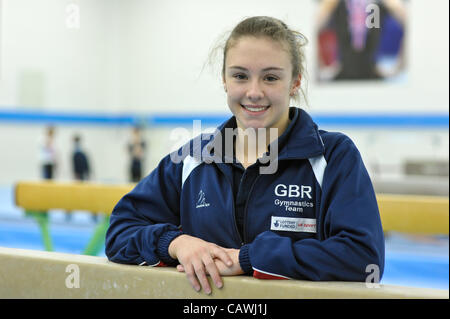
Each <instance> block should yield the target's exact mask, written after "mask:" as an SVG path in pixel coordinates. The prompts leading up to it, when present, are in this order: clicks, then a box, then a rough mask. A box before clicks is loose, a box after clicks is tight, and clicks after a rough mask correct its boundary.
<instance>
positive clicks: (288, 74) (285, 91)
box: [223, 37, 300, 135]
mask: <svg viewBox="0 0 450 319" xmlns="http://www.w3.org/2000/svg"><path fill="white" fill-rule="evenodd" d="M223 82H224V86H225V90H226V92H227V99H228V106H229V108H230V110H231V112H232V113H233V114H234V115H235V116H236V120H237V125H238V127H239V128H242V129H244V130H245V129H247V128H254V129H256V128H277V129H278V135H281V134H282V133H283V131H284V130H285V129H286V127H287V124H288V122H289V101H290V95H291V93H294V92H295V91H296V90H297V89H298V88H299V87H300V76H299V77H298V78H297V79H292V65H291V60H290V56H289V54H288V52H287V51H286V49H285V48H284V47H283V46H282V44H280V43H279V42H277V41H274V40H271V39H270V38H267V37H260V38H256V37H242V38H240V39H239V40H238V41H237V42H236V43H235V45H234V46H232V47H231V48H230V49H228V52H227V57H226V61H225V71H224V77H223Z"/></svg>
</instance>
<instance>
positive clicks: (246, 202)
mask: <svg viewBox="0 0 450 319" xmlns="http://www.w3.org/2000/svg"><path fill="white" fill-rule="evenodd" d="M260 176H261V175H258V176H256V178H255V180H254V182H253V184H252V187H251V188H250V191H249V192H248V196H247V200H246V201H245V207H244V230H243V233H244V242H242V243H241V244H245V243H247V207H248V200H249V198H250V195H251V194H252V191H253V187H255V184H256V182H257V181H258V178H259V177H260ZM236 229H237V227H236Z"/></svg>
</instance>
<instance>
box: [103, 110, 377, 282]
mask: <svg viewBox="0 0 450 319" xmlns="http://www.w3.org/2000/svg"><path fill="white" fill-rule="evenodd" d="M290 115H291V123H290V125H289V127H288V129H287V130H286V131H287V132H285V133H288V134H287V136H286V134H283V135H282V136H281V137H280V139H284V141H283V143H280V148H279V149H278V154H276V157H275V156H274V152H272V159H276V160H277V169H276V173H273V174H259V175H258V176H256V177H255V178H254V179H253V182H252V184H251V187H249V189H248V190H246V193H245V197H246V198H244V199H245V203H244V205H241V206H240V207H241V208H240V210H239V211H240V213H241V217H240V218H241V219H242V221H241V223H242V230H241V231H239V229H238V223H237V220H236V211H237V209H236V205H235V203H236V199H235V198H234V197H235V192H234V191H233V176H235V175H233V170H234V168H233V164H230V163H229V162H226V161H224V155H223V152H221V150H222V151H223V147H224V146H223V143H217V142H222V141H221V140H219V139H223V136H224V135H225V134H218V133H223V132H224V130H225V128H227V127H233V126H235V118H234V117H232V118H231V119H230V120H228V121H227V122H226V123H224V124H222V125H221V126H220V127H219V128H218V129H217V130H216V133H215V134H212V135H208V136H206V135H200V136H198V137H197V138H195V139H193V140H191V141H190V142H189V143H188V144H186V145H185V146H183V147H182V148H180V149H179V150H178V151H176V152H174V153H171V154H169V155H167V156H166V157H165V158H163V159H162V160H161V162H160V163H159V165H158V166H157V167H156V169H155V170H154V171H153V172H151V173H150V175H148V176H147V177H145V178H144V179H143V180H142V181H141V182H140V183H138V184H137V185H136V187H135V188H134V189H133V190H132V191H131V192H130V193H128V194H126V195H125V196H124V197H123V198H122V199H121V200H120V201H119V202H118V203H117V205H116V206H115V208H114V210H113V212H112V215H111V219H110V227H109V229H108V232H107V235H106V255H107V257H108V258H109V260H111V261H113V262H117V263H126V264H140V265H144V264H146V265H151V266H158V265H159V266H161V265H175V264H176V263H177V261H176V260H173V259H172V258H171V257H170V256H169V254H168V246H169V244H170V242H171V241H172V240H173V239H174V238H175V237H176V236H178V235H180V234H181V233H185V234H188V235H192V236H195V237H198V238H201V239H204V240H206V241H209V242H212V243H216V244H217V245H220V246H223V247H226V248H238V249H240V253H239V262H240V265H241V267H242V269H243V270H244V271H245V272H246V273H250V274H253V276H255V277H257V278H288V279H304V280H324V281H330V280H337V281H365V279H366V277H367V276H368V273H367V272H366V267H367V266H368V265H376V266H378V267H379V270H380V279H381V276H382V274H383V270H384V236H383V230H382V225H381V220H380V215H379V211H378V206H377V201H376V197H375V193H374V189H373V186H372V183H371V181H370V178H369V175H368V173H367V171H366V168H365V166H364V164H363V161H362V159H361V156H360V154H359V152H358V150H357V148H356V146H355V145H354V143H353V142H352V141H351V140H350V138H348V137H347V136H345V135H344V134H341V133H334V132H327V131H323V130H319V129H318V127H317V125H316V124H315V123H314V122H313V120H312V119H311V117H310V116H309V115H308V114H307V113H306V112H305V111H303V110H301V109H298V108H295V107H291V109H290ZM270 153H271V152H270V147H269V152H267V153H266V155H267V156H269V158H270V156H271V154H270ZM258 163H259V161H258V162H257V164H258ZM266 163H267V162H266ZM251 167H252V166H250V167H249V168H247V170H248V169H250V168H251ZM371 269H373V268H371Z"/></svg>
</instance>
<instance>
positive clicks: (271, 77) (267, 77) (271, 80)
mask: <svg viewBox="0 0 450 319" xmlns="http://www.w3.org/2000/svg"><path fill="white" fill-rule="evenodd" d="M265 79H266V81H269V82H274V81H276V80H278V78H277V77H275V76H272V75H268V76H266V77H265Z"/></svg>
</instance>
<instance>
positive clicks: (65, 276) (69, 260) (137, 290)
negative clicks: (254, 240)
mask: <svg viewBox="0 0 450 319" xmlns="http://www.w3.org/2000/svg"><path fill="white" fill-rule="evenodd" d="M209 280H210V278H209ZM0 283H1V285H0V298H33V299H34V298H45V299H46V298H61V299H69V298H95V299H101V298H110V299H114V298H115V299H119V298H133V299H139V298H158V299H198V298H202V299H269V298H270V299H342V298H344V299H350V298H351V299H365V298H370V299H390V298H394V299H403V298H413V299H417V298H424V299H426V298H432V299H448V298H449V292H448V290H442V289H429V288H411V287H400V286H392V285H383V284H379V287H378V288H376V287H372V288H369V287H368V286H366V283H363V282H313V281H302V280H260V279H255V278H252V277H247V276H232V277H223V283H224V286H223V287H222V288H221V289H218V288H216V287H215V286H214V285H213V284H212V282H211V280H210V284H211V288H212V293H211V295H206V294H204V293H203V292H196V291H195V290H194V289H193V288H192V287H191V286H190V284H189V282H188V280H187V278H186V275H185V274H184V273H179V272H177V271H176V270H175V268H172V267H154V268H153V267H149V266H133V265H120V264H116V263H112V262H110V261H108V260H107V259H106V258H103V257H94V256H84V255H72V254H65V253H55V252H43V251H36V250H25V249H13V248H1V247H0ZM372 285H373V284H372Z"/></svg>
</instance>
